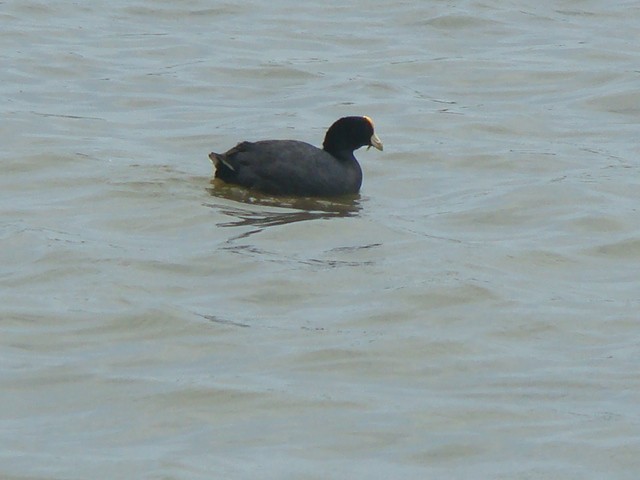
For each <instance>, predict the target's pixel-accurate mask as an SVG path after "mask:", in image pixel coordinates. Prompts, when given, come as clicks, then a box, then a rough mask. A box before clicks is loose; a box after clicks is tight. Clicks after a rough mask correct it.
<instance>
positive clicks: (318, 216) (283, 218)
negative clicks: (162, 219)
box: [205, 187, 361, 238]
mask: <svg viewBox="0 0 640 480" xmlns="http://www.w3.org/2000/svg"><path fill="white" fill-rule="evenodd" d="M208 190H209V193H210V194H211V195H212V196H216V197H220V198H227V199H230V200H236V201H238V200H240V201H242V200H245V203H248V201H249V200H250V201H251V205H254V206H256V207H271V208H274V207H276V208H280V209H286V211H274V210H273V209H271V210H263V209H261V208H256V209H254V210H250V209H248V208H238V207H232V206H229V205H222V204H219V203H216V204H205V205H206V206H208V207H211V208H215V209H217V210H218V211H220V213H223V214H225V215H228V216H230V217H235V220H231V221H228V222H221V223H218V226H219V227H246V226H250V227H251V226H253V227H257V228H256V229H254V230H251V231H249V232H245V233H243V234H242V235H240V236H239V237H236V238H245V237H248V236H250V235H253V234H255V233H259V232H261V231H262V230H263V229H264V228H265V227H271V226H277V225H286V224H289V223H296V222H304V221H308V220H322V219H327V218H344V217H354V216H357V215H358V213H359V212H360V209H361V207H360V198H359V197H358V196H356V197H353V196H352V198H344V199H341V201H329V200H320V199H313V198H287V199H285V198H282V197H267V196H263V197H256V196H250V197H248V196H247V195H246V190H242V189H238V188H233V187H231V188H227V189H220V188H216V189H213V188H211V189H208Z"/></svg>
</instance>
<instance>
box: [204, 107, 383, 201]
mask: <svg viewBox="0 0 640 480" xmlns="http://www.w3.org/2000/svg"><path fill="white" fill-rule="evenodd" d="M364 146H367V147H374V148H377V149H378V150H382V142H381V141H380V139H379V138H378V136H377V135H376V133H375V131H374V126H373V121H372V120H371V119H370V118H369V117H366V116H362V117H344V118H341V119H339V120H337V121H336V122H335V123H334V124H333V125H331V127H329V130H327V134H326V135H325V137H324V142H323V144H322V149H320V148H317V147H314V146H313V145H310V144H308V143H306V142H300V141H298V140H262V141H258V142H241V143H239V144H238V145H236V146H235V147H233V148H232V149H231V150H229V151H227V152H225V153H214V152H212V153H210V154H209V158H210V159H211V162H212V163H213V165H214V167H215V178H219V179H220V180H223V181H225V182H227V183H231V184H236V185H241V186H243V187H246V188H249V189H251V190H255V191H259V192H263V193H267V194H271V195H290V196H304V197H332V196H339V195H348V194H355V193H358V192H359V191H360V186H361V185H362V169H361V168H360V164H359V163H358V160H356V157H355V156H354V155H353V152H354V150H357V149H358V148H360V147H364Z"/></svg>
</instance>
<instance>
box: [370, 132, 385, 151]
mask: <svg viewBox="0 0 640 480" xmlns="http://www.w3.org/2000/svg"><path fill="white" fill-rule="evenodd" d="M371 147H374V148H377V149H378V150H380V151H382V150H383V145H382V140H380V139H379V138H378V135H376V134H375V133H374V134H373V135H371V140H370V141H369V146H368V147H367V150H369V149H370V148H371Z"/></svg>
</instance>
